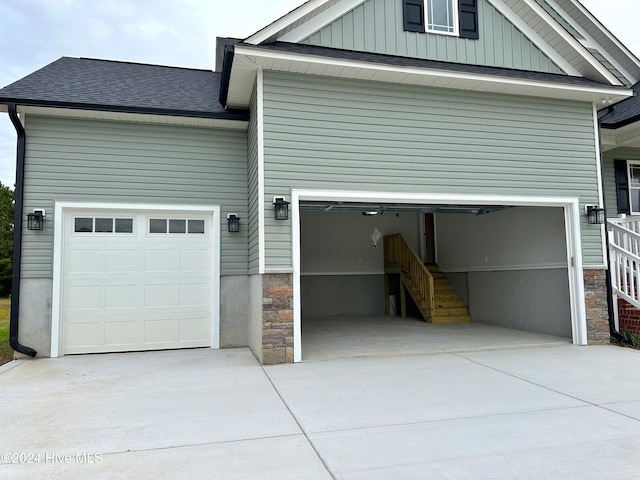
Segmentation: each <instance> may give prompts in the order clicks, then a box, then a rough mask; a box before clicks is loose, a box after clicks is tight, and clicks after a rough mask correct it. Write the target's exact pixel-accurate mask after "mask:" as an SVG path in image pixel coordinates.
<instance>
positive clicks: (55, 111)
mask: <svg viewBox="0 0 640 480" xmlns="http://www.w3.org/2000/svg"><path fill="white" fill-rule="evenodd" d="M18 113H21V114H22V115H24V114H25V113H29V114H33V115H42V116H47V117H58V118H80V119H88V120H110V121H117V122H130V123H146V124H152V125H176V126H193V127H200V128H224V129H230V130H247V129H248V128H249V122H248V121H246V120H226V119H218V118H203V117H182V116H178V115H157V114H149V113H126V112H107V111H102V110H82V109H74V108H53V107H35V106H18Z"/></svg>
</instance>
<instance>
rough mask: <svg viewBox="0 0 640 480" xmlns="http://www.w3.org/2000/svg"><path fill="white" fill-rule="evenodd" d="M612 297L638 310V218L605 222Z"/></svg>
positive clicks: (639, 230) (639, 276)
mask: <svg viewBox="0 0 640 480" xmlns="http://www.w3.org/2000/svg"><path fill="white" fill-rule="evenodd" d="M607 224H608V230H609V247H610V251H609V254H610V255H609V256H610V263H611V265H610V272H611V287H612V289H613V293H614V295H617V296H618V297H620V298H624V299H625V300H626V301H627V302H629V303H631V304H632V305H634V306H635V307H637V308H640V218H638V217H630V218H625V217H621V218H614V219H609V220H607Z"/></svg>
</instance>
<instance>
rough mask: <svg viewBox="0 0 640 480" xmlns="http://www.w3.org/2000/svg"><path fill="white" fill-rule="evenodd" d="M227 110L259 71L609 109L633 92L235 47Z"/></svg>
mask: <svg viewBox="0 0 640 480" xmlns="http://www.w3.org/2000/svg"><path fill="white" fill-rule="evenodd" d="M230 68H231V74H230V81H229V87H228V88H229V90H228V92H227V108H237V109H245V108H247V107H248V106H249V101H250V97H251V92H252V89H253V85H254V82H255V78H256V73H257V71H258V70H259V69H263V70H269V71H278V72H287V73H299V74H306V75H318V76H328V77H335V78H348V79H355V80H366V81H378V82H386V83H395V84H404V85H417V86H423V87H436V88H447V89H455V90H470V91H476V92H487V93H501V94H510V95H524V96H530V97H543V98H556V99H564V100H576V101H583V102H592V103H610V102H617V101H619V100H623V99H625V98H627V97H630V96H632V95H633V92H632V90H629V89H627V88H624V87H619V86H610V85H605V84H603V85H601V86H600V85H598V84H593V85H580V84H577V85H576V84H571V83H563V82H559V81H553V80H552V79H549V80H537V79H523V78H511V77H505V76H500V75H492V74H488V73H485V74H480V73H467V72H460V71H450V70H446V69H445V68H420V67H407V66H397V65H389V64H384V63H372V62H369V61H357V60H349V59H340V58H331V57H325V56H319V55H309V54H301V53H295V52H283V51H274V50H272V49H265V48H260V47H253V46H247V45H236V46H235V55H234V59H233V63H232V65H231V66H230Z"/></svg>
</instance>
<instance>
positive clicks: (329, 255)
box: [300, 211, 421, 317]
mask: <svg viewBox="0 0 640 480" xmlns="http://www.w3.org/2000/svg"><path fill="white" fill-rule="evenodd" d="M420 219H421V215H420V214H418V213H400V214H397V215H396V214H395V213H390V212H387V213H384V214H383V215H371V216H365V215H363V214H362V213H361V212H348V213H347V212H304V211H303V212H301V213H300V239H301V254H300V256H301V257H300V267H301V278H300V288H301V298H302V315H303V317H304V316H313V317H318V316H319V317H324V316H339V315H374V314H384V259H383V256H384V255H383V251H384V249H383V240H382V238H380V240H379V241H378V244H377V247H374V246H373V241H372V240H371V238H370V237H371V234H372V233H373V231H374V230H375V229H378V231H379V232H380V233H381V234H382V235H388V234H392V233H398V232H400V233H402V234H404V236H405V237H406V238H407V240H408V241H409V242H410V243H411V246H412V247H413V248H414V249H415V250H416V252H418V253H419V252H420V245H419V240H420V236H421V233H420V231H421V230H420Z"/></svg>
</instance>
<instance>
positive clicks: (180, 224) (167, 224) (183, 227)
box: [149, 218, 205, 234]
mask: <svg viewBox="0 0 640 480" xmlns="http://www.w3.org/2000/svg"><path fill="white" fill-rule="evenodd" d="M149 233H152V234H185V233H186V234H204V233H205V232H204V220H201V219H185V218H151V219H149Z"/></svg>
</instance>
